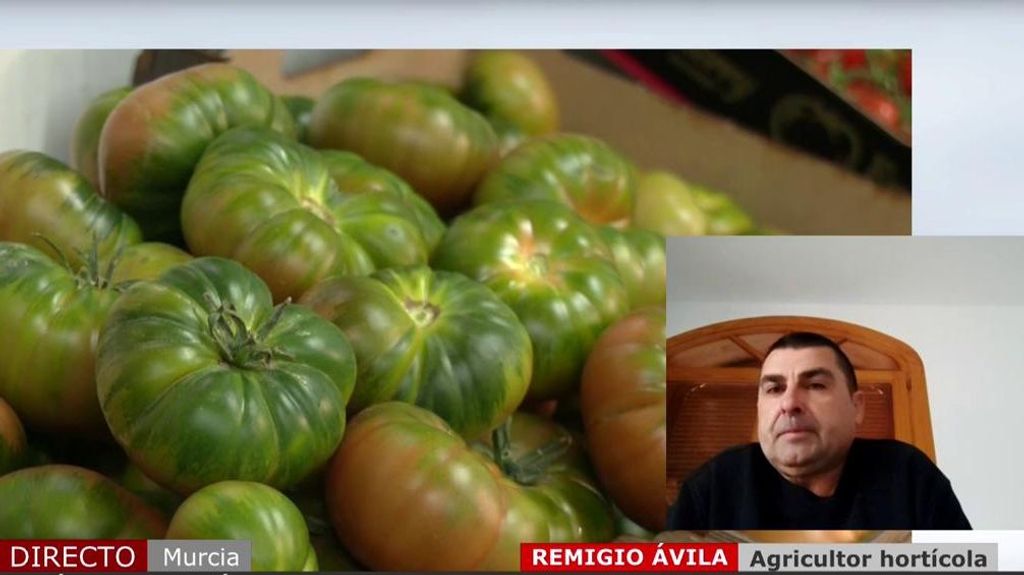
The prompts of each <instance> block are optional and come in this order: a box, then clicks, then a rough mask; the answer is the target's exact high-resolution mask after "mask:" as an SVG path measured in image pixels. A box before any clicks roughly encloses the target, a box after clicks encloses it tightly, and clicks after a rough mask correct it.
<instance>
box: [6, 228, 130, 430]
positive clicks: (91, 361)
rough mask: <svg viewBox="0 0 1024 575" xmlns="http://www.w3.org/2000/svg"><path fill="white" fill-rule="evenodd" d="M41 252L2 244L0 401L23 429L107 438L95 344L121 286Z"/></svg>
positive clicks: (93, 270) (91, 268) (91, 269)
mask: <svg viewBox="0 0 1024 575" xmlns="http://www.w3.org/2000/svg"><path fill="white" fill-rule="evenodd" d="M96 268H97V266H95V265H90V266H86V267H83V268H81V270H80V271H79V272H78V273H73V272H72V271H71V270H70V269H69V268H67V267H65V266H63V265H61V264H58V263H57V262H55V261H53V260H52V259H50V258H49V257H47V256H46V255H45V254H43V253H42V252H41V251H39V250H37V249H35V248H33V247H31V246H28V245H25V244H17V243H8V242H0V326H3V329H0V350H3V354H2V355H0V396H2V397H4V398H5V399H6V400H7V401H8V402H10V404H11V405H12V406H13V407H14V409H15V411H17V412H18V414H19V416H20V417H21V418H22V419H23V421H24V422H25V424H26V425H28V426H30V427H33V428H39V429H43V430H48V431H54V432H72V433H85V434H88V435H90V436H94V437H100V436H106V435H108V432H107V430H106V425H105V424H104V422H103V414H102V413H101V412H100V407H99V402H98V401H97V399H96V377H95V359H96V340H97V338H98V334H99V331H100V327H101V326H102V325H103V323H104V321H105V320H106V319H107V316H108V315H109V312H110V308H111V307H112V306H113V304H114V302H115V301H116V300H117V299H118V297H119V293H118V291H117V290H118V289H119V286H114V285H111V284H110V282H109V278H108V277H107V276H105V275H103V273H102V272H100V271H98V270H97V269H96Z"/></svg>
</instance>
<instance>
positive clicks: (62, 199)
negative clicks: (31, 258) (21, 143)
mask: <svg viewBox="0 0 1024 575" xmlns="http://www.w3.org/2000/svg"><path fill="white" fill-rule="evenodd" d="M141 238H142V233H141V232H140V231H139V227H138V225H137V224H136V223H135V221H134V220H132V218H130V217H129V216H128V215H127V214H125V213H124V212H122V211H121V210H120V209H118V208H117V207H116V206H114V205H112V204H110V203H108V202H106V201H104V200H103V198H101V197H100V196H99V195H97V194H96V192H95V191H94V190H93V187H92V186H91V185H90V184H89V182H87V181H86V180H85V178H83V177H82V176H81V175H79V174H78V173H77V172H75V171H74V170H72V169H71V168H69V167H67V166H65V165H64V164H62V163H61V162H59V161H57V160H54V159H53V158H51V157H49V156H46V155H45V154H40V153H38V152H26V151H20V150H14V151H10V152H5V153H2V154H0V241H12V242H20V243H23V244H29V245H32V246H35V247H36V248H39V249H40V250H42V251H43V252H45V253H46V254H48V255H50V256H51V257H54V258H57V259H61V258H64V257H66V258H67V259H68V262H69V263H70V264H71V266H72V267H74V268H76V269H77V268H78V267H79V266H81V265H82V264H83V263H84V262H85V257H84V254H85V252H88V251H90V250H91V248H92V247H93V244H94V242H95V244H96V248H97V251H98V252H99V254H100V256H101V257H109V256H110V255H112V254H114V253H115V252H116V251H117V250H118V249H120V248H122V247H126V246H129V245H132V244H136V243H138V242H139V241H140V240H141Z"/></svg>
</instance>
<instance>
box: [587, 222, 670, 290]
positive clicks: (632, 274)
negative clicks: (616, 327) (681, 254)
mask: <svg viewBox="0 0 1024 575" xmlns="http://www.w3.org/2000/svg"><path fill="white" fill-rule="evenodd" d="M600 231H601V236H602V237H603V238H604V240H605V243H606V244H608V249H609V250H610V251H611V253H612V257H613V258H614V261H615V269H617V270H618V272H619V277H621V278H622V282H623V283H624V284H625V285H626V291H627V292H628V293H629V306H630V309H637V308H640V307H644V306H649V305H659V306H664V305H665V292H666V288H667V286H666V283H667V282H666V274H667V272H666V266H665V238H664V237H662V236H661V235H659V234H656V233H654V232H649V231H647V230H640V229H636V228H631V229H625V230H617V229H615V228H612V227H610V226H602V227H601V228H600Z"/></svg>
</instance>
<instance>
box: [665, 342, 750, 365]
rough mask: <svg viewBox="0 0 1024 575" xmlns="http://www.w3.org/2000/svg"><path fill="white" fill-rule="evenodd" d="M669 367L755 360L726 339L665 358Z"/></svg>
mask: <svg viewBox="0 0 1024 575" xmlns="http://www.w3.org/2000/svg"><path fill="white" fill-rule="evenodd" d="M667 359H668V363H669V364H670V365H678V366H685V367H715V366H719V365H728V364H732V363H736V362H739V361H744V360H750V359H756V358H755V357H752V356H751V355H750V354H749V353H747V351H746V350H745V349H743V348H742V347H740V346H738V345H736V344H735V343H734V342H732V341H729V340H728V339H722V340H718V341H713V342H711V343H708V344H705V345H700V346H697V347H694V348H691V349H687V350H684V351H680V352H679V353H676V354H673V355H671V356H667Z"/></svg>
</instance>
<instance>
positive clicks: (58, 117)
mask: <svg viewBox="0 0 1024 575" xmlns="http://www.w3.org/2000/svg"><path fill="white" fill-rule="evenodd" d="M111 33H115V32H111ZM137 53H138V51H137V50H74V51H63V50H31V51H29V50H0V152H4V151H7V150H11V149H24V150H34V151H38V152H45V153H47V154H50V155H51V156H53V157H55V158H57V159H59V160H61V161H62V162H67V161H68V159H69V156H70V152H71V135H72V132H73V130H74V126H75V121H76V120H77V119H78V115H79V114H80V113H81V112H82V110H83V109H84V108H85V106H86V105H87V104H88V103H89V102H90V101H91V100H92V99H93V98H95V97H96V96H98V95H99V94H101V93H103V92H105V91H107V90H110V89H112V88H115V87H118V86H125V85H128V84H129V83H130V82H131V74H132V69H133V66H134V64H135V57H136V55H137Z"/></svg>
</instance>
